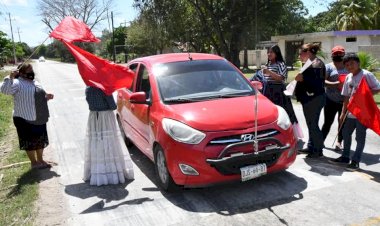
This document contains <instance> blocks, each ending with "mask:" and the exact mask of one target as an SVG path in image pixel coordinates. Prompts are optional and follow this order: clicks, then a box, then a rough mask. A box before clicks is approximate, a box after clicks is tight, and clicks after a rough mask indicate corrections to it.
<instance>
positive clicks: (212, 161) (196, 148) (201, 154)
mask: <svg viewBox="0 0 380 226" xmlns="http://www.w3.org/2000/svg"><path fill="white" fill-rule="evenodd" d="M285 133H286V134H287V135H286V136H284V134H282V135H281V136H280V139H278V138H275V137H274V138H264V139H258V143H259V144H258V146H260V148H259V151H258V152H254V151H253V150H254V148H253V144H254V141H249V142H241V143H236V144H233V145H229V146H226V147H225V148H222V150H221V149H220V148H219V150H217V149H218V148H217V147H214V148H210V147H209V148H207V147H206V148H204V147H202V146H201V145H193V146H192V147H189V146H188V145H185V144H178V143H176V145H175V144H174V143H173V144H171V145H168V146H166V147H164V149H165V150H166V155H167V156H166V157H167V160H168V161H167V162H168V168H169V171H170V173H171V176H172V178H173V180H174V182H175V183H176V184H178V185H184V186H186V187H199V186H207V185H212V184H219V183H224V182H229V181H238V180H241V175H240V168H241V167H244V166H249V165H256V164H260V163H265V164H266V165H267V173H272V172H276V171H280V170H284V169H286V168H288V167H289V166H290V165H291V164H292V163H293V162H294V160H295V158H296V155H297V152H296V139H294V136H293V131H292V130H289V131H286V132H285ZM285 137H288V138H290V139H285ZM268 142H270V143H272V144H276V145H270V148H265V147H266V146H265V145H264V146H263V145H260V144H261V143H268ZM167 144H168V143H167ZM239 147H245V148H246V149H247V148H249V149H250V150H251V151H250V152H245V153H243V154H241V153H239V154H234V155H229V156H228V155H227V153H229V151H230V150H232V149H235V148H237V149H239ZM213 150H214V151H213ZM210 153H212V154H210ZM215 153H217V154H215ZM180 164H185V165H188V166H191V167H192V168H194V169H195V170H196V171H197V172H198V175H185V174H184V173H183V172H182V171H181V169H180V167H179V165H180Z"/></svg>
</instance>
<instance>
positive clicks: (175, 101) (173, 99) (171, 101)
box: [164, 98, 200, 103]
mask: <svg viewBox="0 0 380 226" xmlns="http://www.w3.org/2000/svg"><path fill="white" fill-rule="evenodd" d="M164 101H165V102H170V103H192V102H199V101H200V100H196V99H189V98H170V99H165V100H164Z"/></svg>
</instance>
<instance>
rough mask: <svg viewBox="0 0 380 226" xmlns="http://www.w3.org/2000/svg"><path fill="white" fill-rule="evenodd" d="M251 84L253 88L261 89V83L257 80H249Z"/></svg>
mask: <svg viewBox="0 0 380 226" xmlns="http://www.w3.org/2000/svg"><path fill="white" fill-rule="evenodd" d="M251 84H252V86H253V88H255V89H257V90H262V89H263V84H262V83H261V82H259V81H251Z"/></svg>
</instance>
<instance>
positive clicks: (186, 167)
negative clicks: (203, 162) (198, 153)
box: [179, 164, 199, 176]
mask: <svg viewBox="0 0 380 226" xmlns="http://www.w3.org/2000/svg"><path fill="white" fill-rule="evenodd" d="M179 168H180V169H181V171H182V173H183V174H185V175H192V176H198V175H199V173H198V172H197V171H196V170H195V169H194V168H193V167H191V166H189V165H186V164H179Z"/></svg>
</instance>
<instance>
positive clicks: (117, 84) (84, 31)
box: [50, 17, 134, 95]
mask: <svg viewBox="0 0 380 226" xmlns="http://www.w3.org/2000/svg"><path fill="white" fill-rule="evenodd" d="M50 36H51V37H53V38H55V39H58V40H60V41H61V42H62V43H63V44H64V45H65V46H66V47H67V49H68V50H69V51H70V53H71V54H72V55H73V56H74V58H75V60H76V62H77V65H78V70H79V74H80V75H81V76H82V79H83V81H84V83H85V84H86V85H87V86H94V87H97V88H99V89H101V90H102V91H103V92H104V93H106V94H107V95H111V94H112V93H113V92H114V91H115V90H117V89H120V88H125V87H130V86H131V84H132V81H133V77H134V72H133V71H132V70H130V69H129V68H127V67H125V66H122V65H117V64H114V63H111V62H109V61H107V60H104V59H102V58H100V57H98V56H95V55H93V54H92V53H89V52H87V51H85V50H83V49H81V48H79V47H78V46H76V45H74V44H73V43H72V42H78V41H80V42H99V41H100V40H99V39H97V38H96V37H95V36H94V35H93V34H92V33H91V31H90V29H89V28H88V26H87V25H86V24H85V23H83V22H81V21H79V20H77V19H75V18H73V17H66V18H65V19H63V20H62V22H61V23H60V24H59V25H58V26H57V28H55V29H54V30H53V31H52V33H51V34H50Z"/></svg>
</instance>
